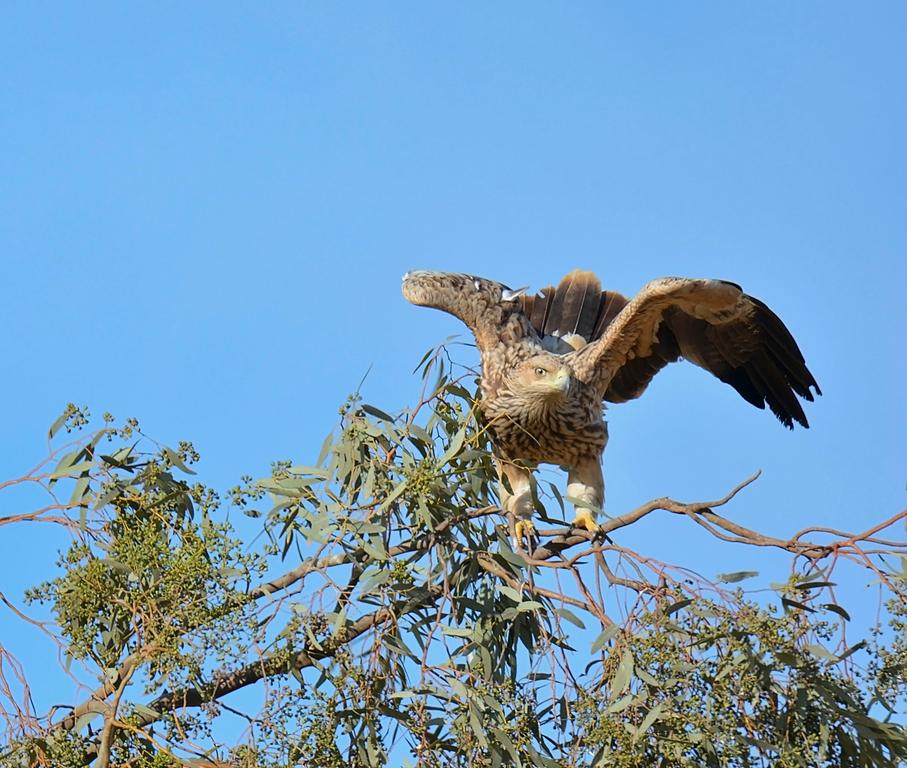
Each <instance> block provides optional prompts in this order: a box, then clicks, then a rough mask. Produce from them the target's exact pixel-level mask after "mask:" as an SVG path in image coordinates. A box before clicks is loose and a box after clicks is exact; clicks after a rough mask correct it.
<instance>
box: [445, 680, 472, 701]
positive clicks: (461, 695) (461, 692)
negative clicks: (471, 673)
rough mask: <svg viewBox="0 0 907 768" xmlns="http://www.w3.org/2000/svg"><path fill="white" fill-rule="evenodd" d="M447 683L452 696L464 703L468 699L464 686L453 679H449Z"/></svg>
mask: <svg viewBox="0 0 907 768" xmlns="http://www.w3.org/2000/svg"><path fill="white" fill-rule="evenodd" d="M448 682H449V683H450V689H451V691H453V694H454V696H456V697H457V698H458V699H459V700H460V701H462V702H464V703H465V702H466V701H467V700H468V699H469V693H468V692H467V690H466V686H465V685H463V683H461V682H460V681H459V680H457V678H455V677H451V678H449V679H448Z"/></svg>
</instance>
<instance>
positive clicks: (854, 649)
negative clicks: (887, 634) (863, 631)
mask: <svg viewBox="0 0 907 768" xmlns="http://www.w3.org/2000/svg"><path fill="white" fill-rule="evenodd" d="M865 647H866V641H865V640H860V642H858V643H854V644H853V645H852V646H850V648H848V649H847V650H846V651H844V653H842V654H841V655H840V656H838V661H844V659H846V658H848V657H849V656H853V654H855V653H856V652H857V651H860V650H862V649H863V648H865Z"/></svg>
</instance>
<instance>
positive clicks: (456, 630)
mask: <svg viewBox="0 0 907 768" xmlns="http://www.w3.org/2000/svg"><path fill="white" fill-rule="evenodd" d="M441 631H442V632H443V633H444V634H445V635H451V636H452V637H469V638H473V637H475V635H476V632H475V630H474V629H466V628H465V627H445V626H442V627H441Z"/></svg>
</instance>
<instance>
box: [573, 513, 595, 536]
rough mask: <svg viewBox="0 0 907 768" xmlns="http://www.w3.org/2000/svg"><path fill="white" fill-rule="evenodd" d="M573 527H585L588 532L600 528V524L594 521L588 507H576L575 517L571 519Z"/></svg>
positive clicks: (593, 531) (593, 515) (593, 516)
mask: <svg viewBox="0 0 907 768" xmlns="http://www.w3.org/2000/svg"><path fill="white" fill-rule="evenodd" d="M573 527H574V528H585V529H586V530H587V531H589V532H590V533H595V532H596V531H598V530H601V526H600V525H599V524H598V523H596V522H595V514H594V513H593V512H592V511H591V510H589V509H577V510H576V517H575V518H574V519H573Z"/></svg>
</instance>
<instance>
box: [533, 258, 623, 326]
mask: <svg viewBox="0 0 907 768" xmlns="http://www.w3.org/2000/svg"><path fill="white" fill-rule="evenodd" d="M521 301H522V302H523V312H524V313H525V315H526V317H528V318H529V322H530V324H531V325H532V327H533V328H534V329H535V331H536V333H538V335H539V336H540V337H542V338H544V337H546V336H555V337H558V338H563V337H564V336H567V335H568V334H576V335H577V336H580V337H582V338H583V339H584V340H585V341H586V342H587V343H588V342H590V341H592V340H593V339H597V338H598V337H599V336H601V334H602V331H603V330H604V329H605V327H607V325H608V323H610V322H611V321H612V320H613V319H614V318H615V317H616V316H617V314H618V313H619V312H620V310H621V309H623V308H624V305H625V304H626V303H627V299H626V298H624V297H623V296H621V295H620V294H619V293H615V292H614V291H603V290H602V289H601V283H600V282H599V280H598V278H597V277H596V276H595V275H594V274H593V273H591V272H586V271H583V270H579V269H577V270H574V271H573V272H571V273H570V274H569V275H567V276H566V277H564V278H563V280H561V282H560V283H559V284H558V286H557V287H554V286H553V285H549V286H547V287H546V288H543V289H542V290H541V291H540V292H539V293H538V294H537V295H535V296H524V297H522V298H521Z"/></svg>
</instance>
